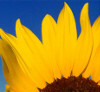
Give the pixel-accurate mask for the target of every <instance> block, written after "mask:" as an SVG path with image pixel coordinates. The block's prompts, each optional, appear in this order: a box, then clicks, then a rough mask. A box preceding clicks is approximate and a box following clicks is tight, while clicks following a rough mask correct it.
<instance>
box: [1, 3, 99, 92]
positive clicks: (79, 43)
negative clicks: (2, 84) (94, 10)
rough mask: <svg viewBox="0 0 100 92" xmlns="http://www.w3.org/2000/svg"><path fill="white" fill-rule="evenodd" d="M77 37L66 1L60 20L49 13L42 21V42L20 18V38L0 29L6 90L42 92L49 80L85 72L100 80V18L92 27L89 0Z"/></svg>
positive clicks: (83, 10) (82, 13)
mask: <svg viewBox="0 0 100 92" xmlns="http://www.w3.org/2000/svg"><path fill="white" fill-rule="evenodd" d="M80 24H81V34H80V35H79V37H78V38H77V30H76V23H75V18H74V15H73V13H72V11H71V9H70V7H69V6H68V5H67V4H66V3H64V7H63V9H62V10H61V12H60V14H59V17H58V20H57V23H56V22H55V20H54V19H53V18H52V17H51V16H50V15H48V14H47V15H46V16H45V17H44V19H43V21H42V42H41V41H40V40H39V39H38V38H37V37H36V36H35V35H34V34H33V33H32V32H31V31H30V30H29V29H28V28H27V27H25V26H24V25H22V24H21V23H20V19H18V20H17V21H16V37H14V36H13V35H10V34H8V33H5V32H4V31H3V30H2V29H0V35H1V37H2V39H0V44H1V46H0V55H1V58H2V61H3V72H4V76H5V79H6V81H7V83H8V85H6V92H39V90H38V89H37V88H40V89H43V88H45V87H46V83H48V84H51V83H52V82H53V81H54V80H56V79H61V77H62V76H63V77H65V78H68V77H69V76H70V75H71V74H72V76H76V77H78V76H79V75H82V76H83V77H84V78H88V77H89V76H90V75H91V79H92V80H93V81H95V82H98V84H100V83H99V81H100V70H99V67H100V62H99V61H100V58H99V57H100V45H99V44H100V36H99V35H100V17H98V18H97V20H96V21H95V23H94V24H93V26H92V27H91V24H90V20H89V15H88V3H86V4H85V5H84V7H83V9H82V11H81V15H80Z"/></svg>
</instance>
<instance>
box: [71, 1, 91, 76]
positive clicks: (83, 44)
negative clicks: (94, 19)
mask: <svg viewBox="0 0 100 92" xmlns="http://www.w3.org/2000/svg"><path fill="white" fill-rule="evenodd" d="M80 24H81V34H80V36H79V38H78V41H77V49H76V55H75V56H76V60H75V62H74V67H73V75H74V76H79V75H80V74H82V72H83V71H84V70H85V68H86V67H87V65H88V63H89V59H90V56H91V52H92V46H93V40H92V33H91V24H90V21H89V15H88V3H86V4H85V5H84V7H83V9H82V11H81V15H80Z"/></svg>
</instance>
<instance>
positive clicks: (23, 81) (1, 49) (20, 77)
mask: <svg viewBox="0 0 100 92" xmlns="http://www.w3.org/2000/svg"><path fill="white" fill-rule="evenodd" d="M0 44H1V46H0V53H1V58H2V60H3V73H4V76H5V79H6V81H7V83H8V84H9V85H10V88H12V87H15V88H17V89H19V92H22V91H24V90H25V89H26V91H32V90H34V91H35V90H37V88H36V86H35V85H34V83H33V82H32V81H31V80H30V78H28V77H27V76H26V75H25V74H24V73H23V72H22V70H21V68H20V66H19V64H18V60H17V57H16V54H15V53H14V52H13V49H12V48H11V46H10V45H9V44H8V43H6V42H5V41H4V40H0ZM27 83H28V85H27ZM33 85H34V87H33ZM7 88H8V87H7ZM10 88H8V89H9V90H10Z"/></svg>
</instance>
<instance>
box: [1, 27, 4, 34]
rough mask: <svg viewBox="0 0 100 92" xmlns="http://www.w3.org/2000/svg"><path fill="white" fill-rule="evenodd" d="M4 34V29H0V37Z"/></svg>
mask: <svg viewBox="0 0 100 92" xmlns="http://www.w3.org/2000/svg"><path fill="white" fill-rule="evenodd" d="M2 32H4V31H3V29H2V28H0V36H1V35H2Z"/></svg>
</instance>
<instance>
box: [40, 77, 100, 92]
mask: <svg viewBox="0 0 100 92" xmlns="http://www.w3.org/2000/svg"><path fill="white" fill-rule="evenodd" d="M39 90H40V92H100V86H99V85H97V83H95V82H94V81H92V80H91V79H89V78H87V79H85V78H83V77H81V76H80V77H74V76H71V77H69V78H68V79H66V78H62V79H57V80H55V81H54V82H53V83H52V84H48V85H47V86H46V87H45V88H44V89H39Z"/></svg>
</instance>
